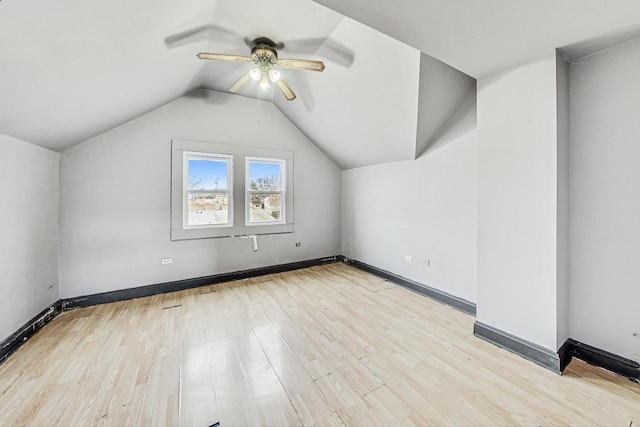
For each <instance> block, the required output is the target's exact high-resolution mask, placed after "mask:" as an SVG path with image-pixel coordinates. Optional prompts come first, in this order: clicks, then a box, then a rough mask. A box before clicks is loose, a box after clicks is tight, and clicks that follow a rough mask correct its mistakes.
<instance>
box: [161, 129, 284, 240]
mask: <svg viewBox="0 0 640 427" xmlns="http://www.w3.org/2000/svg"><path fill="white" fill-rule="evenodd" d="M291 232H293V153H292V152H290V151H280V150H271V149H264V148H252V147H242V146H235V145H222V144H212V143H206V142H194V141H178V140H174V141H172V142H171V239H172V240H185V239H206V238H212V237H229V236H239V235H249V234H275V233H291Z"/></svg>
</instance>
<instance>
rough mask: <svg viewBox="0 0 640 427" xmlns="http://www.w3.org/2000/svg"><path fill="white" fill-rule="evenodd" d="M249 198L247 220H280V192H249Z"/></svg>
mask: <svg viewBox="0 0 640 427" xmlns="http://www.w3.org/2000/svg"><path fill="white" fill-rule="evenodd" d="M249 199H250V200H249V202H250V208H249V209H250V211H249V222H272V221H281V220H282V218H281V214H282V200H281V197H280V194H278V193H274V194H251V195H250V196H249Z"/></svg>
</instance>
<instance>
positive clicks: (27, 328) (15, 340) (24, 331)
mask: <svg viewBox="0 0 640 427" xmlns="http://www.w3.org/2000/svg"><path fill="white" fill-rule="evenodd" d="M61 310H62V306H61V304H60V301H56V302H54V303H53V304H51V305H50V306H49V307H47V308H45V309H44V310H42V311H41V312H40V313H38V314H37V315H36V316H35V317H34V318H33V319H31V320H29V321H28V322H27V323H25V324H24V325H22V327H20V329H18V330H17V331H16V332H15V333H14V334H12V335H10V336H9V337H8V338H6V339H5V340H4V341H2V342H1V343H0V363H2V362H3V361H4V360H5V359H6V358H7V357H9V356H11V355H12V354H13V353H14V352H15V351H16V350H18V349H19V348H20V346H21V345H22V344H24V342H25V341H27V340H28V339H29V338H31V337H32V336H33V335H34V334H35V333H36V332H38V331H39V330H40V329H42V328H43V327H44V325H46V324H47V323H49V322H50V321H52V320H53V318H54V317H56V316H57V315H58V314H59V313H60V311H61Z"/></svg>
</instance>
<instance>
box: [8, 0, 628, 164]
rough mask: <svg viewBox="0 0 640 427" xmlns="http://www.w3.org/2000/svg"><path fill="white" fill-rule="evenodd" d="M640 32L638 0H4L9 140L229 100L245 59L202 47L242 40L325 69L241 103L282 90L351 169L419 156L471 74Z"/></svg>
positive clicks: (243, 48) (293, 77)
mask: <svg viewBox="0 0 640 427" xmlns="http://www.w3.org/2000/svg"><path fill="white" fill-rule="evenodd" d="M325 6H326V7H325ZM332 8H333V9H335V11H334V10H332ZM343 14H344V15H343ZM345 15H346V16H345ZM359 21H360V22H362V23H360V22H359ZM374 28H375V29H374ZM639 28H640V2H638V1H637V0H609V1H607V2H604V1H602V0H520V1H518V2H514V1H513V0H483V1H482V2H479V1H477V0H407V1H403V2H384V1H372V0H350V1H348V2H347V1H343V0H316V2H313V1H311V0H271V1H260V0H233V1H228V0H227V1H225V0H190V1H188V2H175V1H170V0H138V1H135V2H133V1H127V0H110V1H103V0H96V1H91V2H89V1H82V0H56V1H55V2H52V1H50V0H29V1H24V0H3V1H0V40H1V41H0V43H1V44H0V52H1V55H0V133H3V134H6V135H10V136H13V137H16V138H19V139H22V140H25V141H28V142H31V143H35V144H38V145H41V146H43V147H46V148H50V149H53V150H56V151H62V150H64V149H65V148H67V147H70V146H72V145H74V144H77V143H79V142H82V141H85V140H87V139H89V138H91V137H93V136H95V135H97V134H100V133H102V132H104V131H106V130H108V129H111V128H113V127H116V126H118V125H120V124H123V123H125V122H127V121H130V120H132V119H134V118H136V117H138V116H140V115H142V114H144V113H146V112H148V111H151V110H153V109H155V108H157V107H160V106H162V105H164V104H166V103H168V102H170V101H172V100H174V99H176V98H178V97H181V96H183V95H185V94H187V93H189V92H190V91H192V90H194V89H196V88H199V87H205V88H209V89H214V90H218V91H227V88H228V87H229V85H231V83H232V82H233V81H235V80H236V79H237V78H238V77H239V76H240V75H241V74H242V73H243V72H244V71H246V69H248V67H249V65H247V64H240V63H225V62H220V61H216V62H212V61H211V62H206V61H201V60H198V59H197V58H196V57H195V54H196V53H198V52H200V51H210V52H220V53H234V54H242V55H247V54H248V53H249V48H248V47H247V44H246V42H245V38H248V39H251V38H254V37H257V36H267V37H270V38H272V39H274V40H275V41H277V42H283V43H284V48H283V49H281V50H280V51H279V54H280V57H283V58H311V59H320V60H323V61H324V62H325V64H326V66H327V67H326V70H325V72H323V73H313V72H302V71H289V72H287V73H285V75H284V76H285V77H286V79H287V81H288V82H289V84H290V86H291V87H292V88H293V90H294V91H296V92H297V94H298V98H297V99H296V100H295V101H292V102H286V101H284V100H283V99H281V97H280V96H279V94H278V93H274V94H272V93H271V92H270V91H267V92H259V91H258V89H257V88H256V87H255V85H254V86H251V85H248V86H247V87H245V88H244V89H243V90H242V91H241V92H240V94H239V95H241V96H250V97H254V98H258V97H260V98H262V100H261V102H262V103H268V101H270V100H271V99H272V97H273V102H274V105H275V106H276V107H277V108H279V109H281V110H282V111H283V113H284V114H285V115H287V116H288V117H289V118H290V120H291V121H292V122H294V123H295V124H296V125H297V126H298V127H299V128H300V129H301V130H302V131H303V132H304V133H305V134H306V135H307V136H308V137H309V138H310V139H311V140H312V141H313V142H314V143H316V144H317V145H318V147H319V148H320V149H321V150H323V151H324V152H325V153H327V155H329V157H331V158H332V159H333V160H334V161H335V162H336V163H337V164H338V165H339V166H340V167H342V168H351V167H357V166H363V165H367V164H375V163H381V162H385V161H393V160H403V159H411V158H415V157H416V156H418V155H419V154H420V152H421V150H423V149H424V148H425V147H426V146H427V145H428V141H426V139H430V138H433V137H434V136H435V135H440V134H442V129H441V128H442V127H443V126H445V124H446V122H447V121H448V120H449V119H450V118H451V117H452V116H455V113H456V109H457V108H459V107H460V106H463V105H468V103H469V101H468V96H465V93H466V92H467V90H468V89H469V87H471V85H472V82H473V79H472V78H471V77H469V76H466V75H465V74H464V73H466V74H468V75H470V76H473V77H476V78H477V77H484V76H487V75H489V74H492V73H495V72H500V71H502V70H505V69H506V68H509V67H513V66H515V65H518V64H521V63H523V62H526V61H529V60H532V59H535V58H536V57H538V56H540V55H543V54H545V53H546V52H547V51H549V50H550V49H553V48H556V47H561V46H566V45H570V46H569V47H568V48H567V50H566V51H567V52H568V53H569V54H572V55H573V56H574V57H578V56H580V55H584V54H587V53H589V52H590V51H593V50H594V49H601V48H603V47H606V45H607V43H609V44H612V43H618V42H620V41H624V40H625V39H628V38H631V37H635V36H637V34H638V29H639ZM193 30H200V31H193ZM378 30H379V31H380V32H379V31H378ZM192 32H193V34H191V33H192ZM187 34H191V35H190V36H188V37H185V36H186V35H187ZM387 34H388V35H387ZM172 36H173V37H172ZM392 37H393V38H392ZM398 40H400V41H398ZM571 46H574V48H573V50H572V48H571ZM420 51H422V52H423V53H421V52H420ZM425 54H426V55H425ZM427 55H429V56H427ZM434 58H435V59H434ZM446 64H448V65H446ZM456 69H457V70H456ZM458 70H459V71H458ZM443 84H444V85H451V86H443ZM265 101H267V102H265ZM256 104H257V101H256ZM247 115H248V117H250V116H251V112H247ZM248 125H250V123H249V122H248ZM422 139H425V140H424V141H423V140H422Z"/></svg>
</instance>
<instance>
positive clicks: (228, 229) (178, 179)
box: [171, 140, 294, 240]
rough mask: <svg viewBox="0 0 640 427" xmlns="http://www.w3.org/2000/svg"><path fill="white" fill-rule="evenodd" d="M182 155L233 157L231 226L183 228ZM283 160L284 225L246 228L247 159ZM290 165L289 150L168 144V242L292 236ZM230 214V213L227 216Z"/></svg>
mask: <svg viewBox="0 0 640 427" xmlns="http://www.w3.org/2000/svg"><path fill="white" fill-rule="evenodd" d="M184 152H194V153H202V154H205V155H206V154H211V155H224V156H232V157H233V160H232V163H233V165H232V180H231V181H232V183H233V184H232V185H233V187H232V188H230V189H229V190H230V191H231V192H232V194H233V202H232V204H233V219H232V220H231V219H230V222H231V221H233V222H232V223H233V226H224V227H221V226H219V225H217V226H213V227H211V226H207V227H201V226H195V227H194V226H192V227H190V228H185V227H184V215H185V211H184V200H183V197H184V185H183V183H184V180H185V176H184ZM247 157H251V158H265V159H283V161H284V162H285V165H286V166H285V177H284V179H285V182H286V188H285V191H286V198H285V202H284V209H285V211H286V215H285V219H284V222H283V223H277V224H276V223H260V224H253V225H251V226H248V225H245V206H246V196H245V179H246V158H247ZM293 163H294V155H293V152H292V151H281V150H271V149H265V148H254V147H246V146H236V145H223V144H214V143H209V142H197V141H184V140H173V141H171V240H189V239H208V238H216V237H232V236H243V235H250V234H251V235H254V234H257V235H260V234H279V233H292V232H293V224H294V215H293V203H294V191H293ZM230 215H231V213H230Z"/></svg>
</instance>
